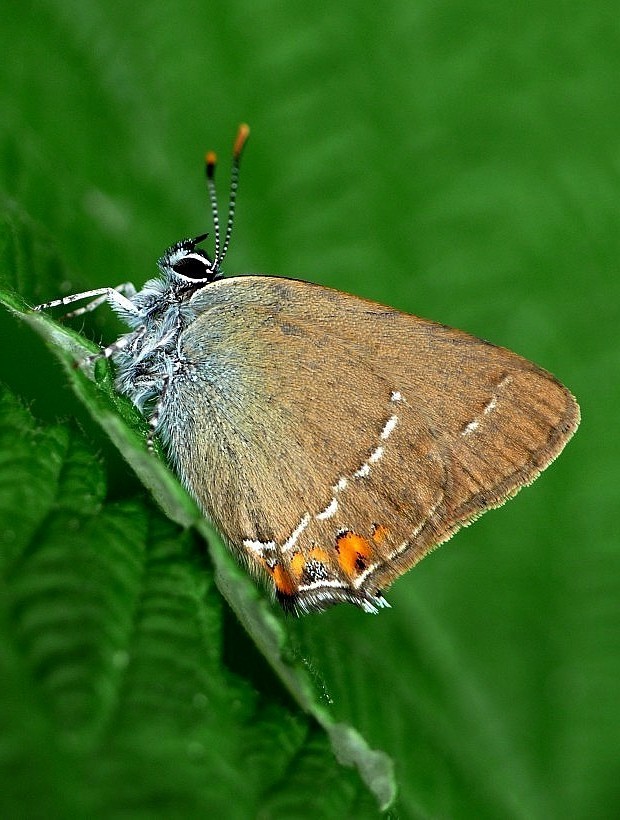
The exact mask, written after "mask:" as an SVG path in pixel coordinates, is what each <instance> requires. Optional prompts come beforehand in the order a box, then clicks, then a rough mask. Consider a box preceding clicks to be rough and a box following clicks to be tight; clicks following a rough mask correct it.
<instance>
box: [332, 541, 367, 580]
mask: <svg viewBox="0 0 620 820" xmlns="http://www.w3.org/2000/svg"><path fill="white" fill-rule="evenodd" d="M336 550H337V552H338V563H339V564H340V566H341V567H342V569H343V571H344V573H345V574H346V575H348V576H349V577H352V576H354V575H358V574H359V573H360V572H362V571H363V570H364V569H365V568H366V566H367V565H368V563H369V559H370V558H371V556H372V548H371V546H370V542H369V541H368V539H367V538H364V536H363V535H358V534H357V533H355V532H351V530H344V532H341V533H339V534H338V535H337V536H336Z"/></svg>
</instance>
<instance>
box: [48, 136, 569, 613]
mask: <svg viewBox="0 0 620 820" xmlns="http://www.w3.org/2000/svg"><path fill="white" fill-rule="evenodd" d="M248 135H249V129H248V127H247V126H245V125H243V126H241V127H240V129H239V132H238V135H237V139H236V142H235V146H234V151H233V163H232V176H231V186H230V198H229V207H228V219H227V222H226V226H225V230H224V232H223V236H222V231H221V230H220V223H219V217H218V207H217V199H216V191H215V166H216V157H215V154H213V153H209V154H208V155H207V159H206V173H207V186H208V192H209V197H210V201H211V210H212V213H213V223H214V245H215V248H214V254H213V256H210V255H209V254H207V253H206V252H205V251H204V250H202V249H201V248H200V247H199V245H200V244H201V243H202V242H203V241H204V240H205V239H206V234H204V235H202V236H198V237H196V238H194V239H184V240H182V241H180V242H177V243H176V244H175V245H173V246H172V247H171V248H169V249H168V250H167V251H166V253H165V254H164V255H163V257H162V258H161V259H160V260H159V275H158V276H157V277H156V278H154V279H151V280H150V281H148V282H147V283H146V284H145V285H144V287H143V288H142V290H140V291H136V289H135V288H134V287H133V285H131V284H124V285H120V286H118V287H116V288H98V289H95V290H90V291H86V292H84V293H78V294H74V295H72V296H67V297H64V298H62V299H57V300H54V301H52V302H47V303H45V304H43V305H39V306H38V307H37V308H36V309H37V310H41V309H46V308H51V307H54V306H57V305H68V304H71V303H73V302H76V301H78V300H81V299H88V298H90V299H91V301H89V302H88V303H87V304H86V305H85V306H83V307H81V308H78V309H77V310H74V311H72V313H70V314H67V315H68V316H76V315H80V314H82V313H84V312H86V311H89V310H92V309H94V308H95V307H97V306H98V305H100V304H102V303H104V302H106V301H107V302H108V303H109V304H110V305H111V306H112V308H113V309H114V310H115V312H116V313H117V314H118V315H119V316H120V318H121V319H122V320H123V321H124V322H125V323H126V324H127V325H128V326H129V328H130V330H129V332H128V333H126V334H124V335H123V336H121V337H120V338H119V339H118V340H117V341H115V342H113V343H112V344H110V345H109V346H108V347H106V348H105V349H103V350H102V351H101V354H100V355H101V356H105V357H107V358H110V359H112V361H113V362H114V364H115V366H116V386H117V388H118V390H119V391H120V392H121V393H124V394H125V395H127V396H129V397H130V399H131V400H132V401H133V402H134V404H135V405H136V406H137V407H138V408H139V409H140V410H141V411H142V412H143V413H144V414H145V415H146V416H147V417H148V418H149V420H150V434H149V443H152V438H153V436H155V435H158V436H160V437H161V440H162V441H163V443H164V445H165V448H166V450H167V452H168V454H169V458H170V461H171V463H172V465H173V467H174V469H175V470H176V472H177V473H178V475H179V476H180V478H181V480H182V481H183V483H184V484H185V485H186V487H187V488H188V489H189V491H190V492H191V493H192V495H193V496H194V497H195V499H196V500H197V501H198V503H199V505H200V507H201V508H202V510H203V511H204V513H205V514H206V515H207V516H208V517H209V518H211V519H212V520H213V522H214V523H215V525H216V526H217V527H218V528H219V529H220V531H221V532H222V533H223V535H224V537H225V538H226V540H227V542H228V543H229V545H230V546H231V548H232V549H233V550H234V551H235V552H236V553H237V554H238V555H239V556H240V557H241V558H242V559H243V560H244V561H245V563H246V564H247V565H248V567H249V568H250V569H251V570H252V571H253V572H255V573H256V574H257V575H259V576H262V577H264V578H266V579H269V580H270V582H271V584H272V587H273V589H274V590H275V594H276V596H277V598H278V600H279V601H280V603H281V604H282V605H283V606H284V608H285V609H287V610H293V611H295V612H307V611H310V610H320V609H324V608H326V607H328V606H330V605H332V604H335V603H338V602H341V601H348V602H350V603H353V604H356V605H358V606H360V607H361V608H362V609H364V610H366V611H367V612H375V611H377V609H378V608H380V607H382V606H386V605H387V602H386V600H385V598H384V597H383V590H385V588H386V587H387V586H389V585H390V584H391V583H392V582H393V581H394V580H395V579H396V578H397V577H398V576H400V575H401V574H402V573H403V572H405V571H406V570H407V569H409V567H411V566H413V565H414V564H416V563H417V562H418V561H419V560H420V559H421V558H423V557H424V556H425V555H426V554H427V553H428V552H429V551H430V550H432V549H433V548H434V547H435V546H437V545H438V544H440V543H442V542H443V541H445V540H447V539H448V538H449V537H450V536H451V535H452V534H453V533H454V532H456V530H458V529H459V527H461V526H463V525H464V524H467V523H469V522H470V521H472V520H473V519H474V518H476V517H477V516H479V515H480V514H481V513H483V512H485V511H486V510H488V509H490V508H492V507H497V506H499V505H501V504H502V503H503V502H504V501H506V500H507V499H508V498H510V497H511V496H512V495H514V494H515V493H516V492H517V491H518V490H519V489H520V488H521V487H523V486H524V485H526V484H529V483H530V482H532V481H533V480H534V479H535V478H536V477H537V476H538V475H539V473H540V472H541V471H542V470H544V469H545V467H547V466H548V465H549V464H550V463H551V462H552V461H553V459H554V458H556V456H557V455H558V454H559V453H560V452H561V451H562V449H563V447H564V445H565V444H566V442H567V441H568V440H569V439H570V437H571V436H572V435H573V433H574V432H575V430H576V428H577V425H578V423H579V407H578V405H577V403H576V402H575V399H574V398H573V396H572V395H571V394H570V393H569V391H568V390H567V389H566V388H565V387H563V386H562V385H561V384H560V383H559V382H558V381H557V379H555V378H554V377H553V376H552V375H551V374H549V373H548V372H546V371H545V370H543V369H541V368H540V367H537V366H536V365H535V364H532V363H531V362H529V361H527V360H525V359H523V358H521V357H520V356H518V355H516V354H515V353H511V352H510V351H508V350H505V349H504V348H501V347H496V346H494V345H492V344H489V343H488V342H486V341H482V340H480V339H477V338H474V337H473V336H470V335H468V334H467V333H464V332H462V331H459V330H454V329H452V328H450V327H446V326H445V325H441V324H437V323H435V322H431V321H428V320H425V319H420V318H418V317H416V316H410V315H406V314H404V313H401V312H399V311H397V310H394V309H392V308H389V307H384V306H382V305H379V304H375V303H373V302H369V301H366V300H364V299H360V298H358V297H356V296H351V295H349V294H346V293H341V292H339V291H336V290H331V289H329V288H326V287H322V286H319V285H316V284H310V283H308V282H302V281H297V280H294V279H283V278H276V277H270V276H234V277H230V278H224V277H223V275H222V268H221V266H222V262H223V260H224V257H225V256H226V252H227V250H228V247H229V244H230V238H231V233H232V226H233V217H234V210H235V202H236V193H237V185H238V177H239V162H240V158H241V153H242V151H243V147H244V144H245V142H246V140H247V137H248Z"/></svg>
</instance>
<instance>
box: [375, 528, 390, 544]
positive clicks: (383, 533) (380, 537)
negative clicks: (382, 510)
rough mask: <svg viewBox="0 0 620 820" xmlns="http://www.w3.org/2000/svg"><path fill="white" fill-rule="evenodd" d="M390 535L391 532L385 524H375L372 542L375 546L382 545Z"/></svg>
mask: <svg viewBox="0 0 620 820" xmlns="http://www.w3.org/2000/svg"><path fill="white" fill-rule="evenodd" d="M389 534H390V531H389V530H388V528H387V527H386V526H384V525H383V524H373V525H372V540H373V541H374V542H375V544H380V543H381V542H382V541H385V539H386V538H387V537H388V535H389Z"/></svg>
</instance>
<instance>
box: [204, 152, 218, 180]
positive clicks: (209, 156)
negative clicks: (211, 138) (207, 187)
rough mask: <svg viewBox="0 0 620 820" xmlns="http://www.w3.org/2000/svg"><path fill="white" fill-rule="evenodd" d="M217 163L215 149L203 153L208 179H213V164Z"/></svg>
mask: <svg viewBox="0 0 620 820" xmlns="http://www.w3.org/2000/svg"><path fill="white" fill-rule="evenodd" d="M216 164H217V154H216V153H215V151H207V153H206V155H205V169H206V172H207V177H208V179H213V177H214V176H215V166H216Z"/></svg>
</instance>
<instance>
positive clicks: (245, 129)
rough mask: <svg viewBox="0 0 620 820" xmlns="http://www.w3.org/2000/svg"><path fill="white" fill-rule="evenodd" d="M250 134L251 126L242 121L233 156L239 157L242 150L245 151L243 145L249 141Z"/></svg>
mask: <svg viewBox="0 0 620 820" xmlns="http://www.w3.org/2000/svg"><path fill="white" fill-rule="evenodd" d="M249 136H250V126H249V125H247V123H245V122H242V123H241V125H240V126H239V128H238V130H237V137H236V139H235V145H234V147H233V157H237V158H239V157H240V156H241V152H242V151H243V147H244V146H245V144H246V142H247V141H248V137H249Z"/></svg>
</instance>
